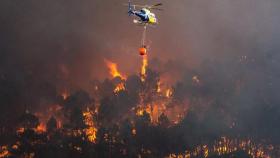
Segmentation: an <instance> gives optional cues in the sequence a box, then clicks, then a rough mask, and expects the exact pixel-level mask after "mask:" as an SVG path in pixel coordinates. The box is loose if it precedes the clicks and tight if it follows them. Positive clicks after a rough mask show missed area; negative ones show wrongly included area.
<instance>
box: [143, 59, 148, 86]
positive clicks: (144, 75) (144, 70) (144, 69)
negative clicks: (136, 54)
mask: <svg viewBox="0 0 280 158" xmlns="http://www.w3.org/2000/svg"><path fill="white" fill-rule="evenodd" d="M147 67H148V56H146V55H144V56H143V58H142V66H141V80H142V82H144V81H145V78H146V71H147Z"/></svg>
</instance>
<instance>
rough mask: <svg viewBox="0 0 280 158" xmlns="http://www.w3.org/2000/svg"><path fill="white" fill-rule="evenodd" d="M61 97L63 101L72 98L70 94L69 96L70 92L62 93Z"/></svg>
mask: <svg viewBox="0 0 280 158" xmlns="http://www.w3.org/2000/svg"><path fill="white" fill-rule="evenodd" d="M61 96H62V98H63V100H66V99H67V98H68V97H69V96H70V94H69V92H67V91H64V92H62V94H61Z"/></svg>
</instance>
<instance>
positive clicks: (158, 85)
mask: <svg viewBox="0 0 280 158" xmlns="http://www.w3.org/2000/svg"><path fill="white" fill-rule="evenodd" d="M160 86H161V82H160V81H158V82H157V92H158V93H160V92H161V87H160Z"/></svg>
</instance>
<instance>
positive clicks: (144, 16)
mask: <svg viewBox="0 0 280 158" xmlns="http://www.w3.org/2000/svg"><path fill="white" fill-rule="evenodd" d="M130 14H134V15H135V16H137V17H139V18H140V19H139V23H142V24H152V25H155V24H157V18H156V17H155V14H154V13H152V12H151V11H150V10H149V9H147V8H143V9H141V10H140V11H137V10H130Z"/></svg>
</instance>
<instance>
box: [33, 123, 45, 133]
mask: <svg viewBox="0 0 280 158" xmlns="http://www.w3.org/2000/svg"><path fill="white" fill-rule="evenodd" d="M35 131H36V132H38V133H43V132H46V131H47V128H46V125H45V124H44V123H40V124H39V125H38V126H37V127H36V128H35Z"/></svg>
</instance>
